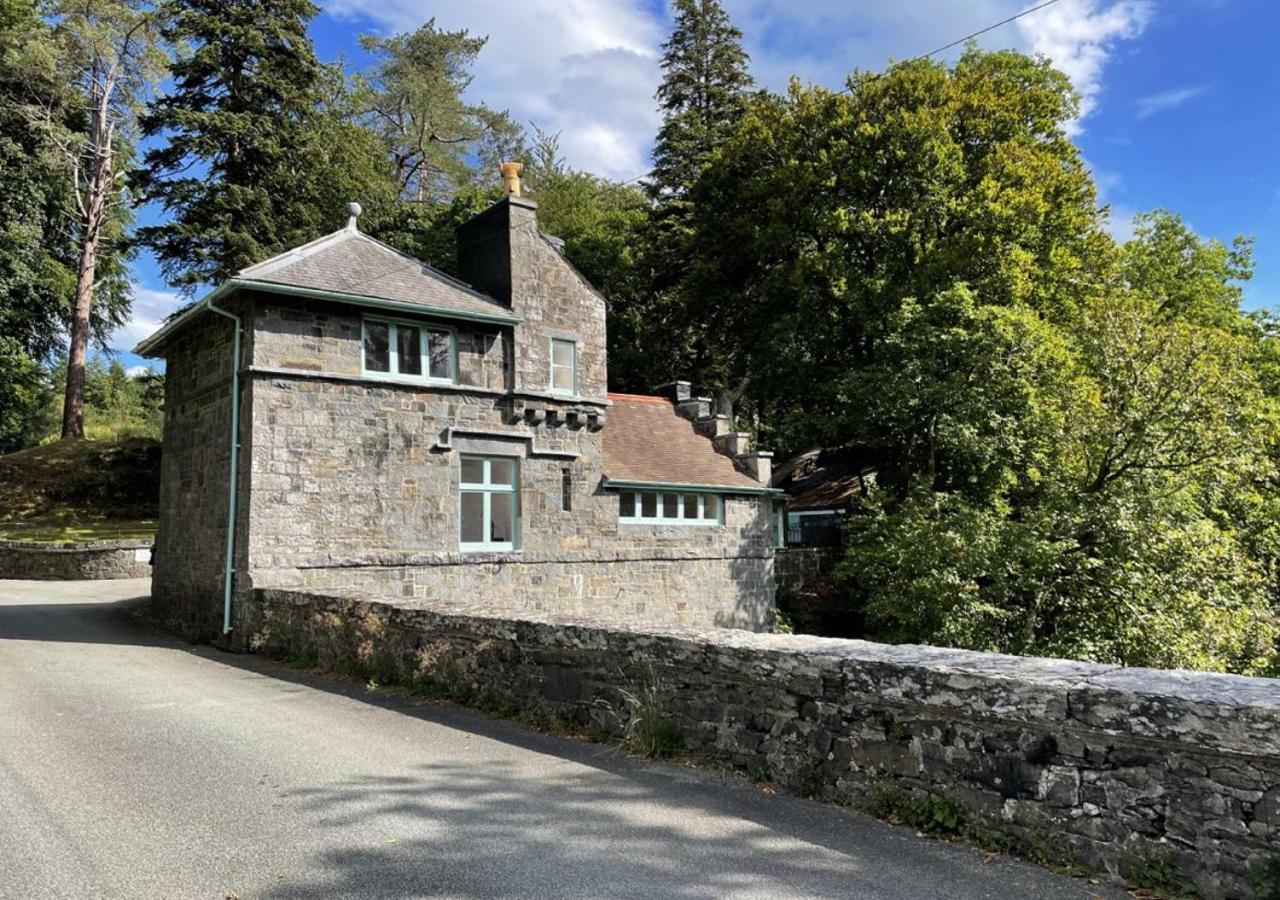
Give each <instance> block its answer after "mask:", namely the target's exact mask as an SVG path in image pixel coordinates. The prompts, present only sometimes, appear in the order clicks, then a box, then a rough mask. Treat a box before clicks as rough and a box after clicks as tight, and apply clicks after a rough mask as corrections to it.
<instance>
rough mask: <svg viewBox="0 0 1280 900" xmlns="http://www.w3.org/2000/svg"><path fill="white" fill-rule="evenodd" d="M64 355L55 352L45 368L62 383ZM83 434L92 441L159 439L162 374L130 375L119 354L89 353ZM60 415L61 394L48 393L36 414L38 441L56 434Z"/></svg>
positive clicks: (162, 393) (162, 391)
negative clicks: (52, 395)
mask: <svg viewBox="0 0 1280 900" xmlns="http://www.w3.org/2000/svg"><path fill="white" fill-rule="evenodd" d="M66 364H67V363H66V357H62V356H60V357H56V358H55V359H54V360H53V362H52V364H51V365H50V366H49V367H48V369H49V375H48V377H49V378H50V379H51V380H52V381H53V382H54V383H59V382H61V381H62V380H63V379H64V378H65V377H66V376H65V374H64V373H65V370H66ZM84 393H85V410H84V413H85V437H87V438H89V439H90V440H95V441H115V440H120V439H124V438H135V437H136V438H150V439H153V440H157V441H158V440H160V438H161V436H162V432H163V430H164V376H163V375H161V374H158V373H155V372H145V373H142V374H140V375H135V376H131V375H129V374H128V373H127V372H126V371H125V368H124V365H123V363H121V362H120V360H119V359H111V360H108V359H107V358H105V357H104V356H102V355H100V354H95V355H93V356H90V357H89V362H88V364H87V365H86V366H85V389H84ZM61 418H62V398H61V397H60V396H59V397H51V398H49V400H48V402H47V403H46V404H45V406H44V408H43V410H42V411H41V414H40V420H39V431H38V433H37V435H36V439H35V440H36V441H37V442H48V441H51V440H54V439H55V438H57V436H58V430H57V423H58V422H59V421H61Z"/></svg>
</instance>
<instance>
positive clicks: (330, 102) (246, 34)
mask: <svg viewBox="0 0 1280 900" xmlns="http://www.w3.org/2000/svg"><path fill="white" fill-rule="evenodd" d="M166 11H167V12H168V14H169V15H168V19H167V25H166V28H165V33H164V37H165V39H166V40H167V41H168V42H169V43H170V44H171V45H173V46H175V47H187V48H189V52H188V53H182V54H179V55H178V57H177V59H175V61H174V63H173V66H172V75H173V85H174V87H173V92H172V93H171V94H169V95H167V96H165V97H162V98H160V99H158V100H156V101H155V102H154V103H152V104H151V106H150V108H149V109H148V111H147V114H146V115H145V116H144V117H143V118H142V131H143V134H144V135H146V136H147V137H153V138H154V137H161V138H164V139H165V143H163V144H160V145H159V146H157V147H155V148H154V149H152V150H151V151H149V152H148V153H147V155H146V159H145V161H144V166H143V171H142V172H141V173H139V183H140V185H141V188H142V190H143V193H144V196H145V197H146V199H148V200H150V201H153V202H157V203H159V204H160V205H161V206H162V207H163V209H164V211H165V213H166V216H165V218H166V220H167V221H166V223H165V224H163V225H156V226H150V227H147V228H142V229H139V239H140V242H141V243H142V244H143V245H145V246H147V247H149V248H150V249H151V250H152V251H153V252H154V253H155V255H156V257H157V259H158V260H159V262H160V267H161V271H162V272H163V273H164V275H165V277H166V279H167V280H168V281H169V283H170V284H173V285H175V286H178V287H181V288H182V289H184V290H185V291H188V292H190V291H192V290H194V289H195V287H196V286H198V285H200V284H211V283H216V282H218V281H221V280H223V279H225V278H227V277H228V276H230V275H232V274H234V273H235V272H236V271H238V270H239V269H241V268H243V267H244V266H246V265H249V264H251V263H254V262H257V261H259V260H261V259H264V258H266V257H268V256H270V255H271V254H273V253H276V252H279V251H281V250H283V249H286V248H287V247H290V246H293V245H296V244H299V243H303V242H305V241H306V240H310V239H312V238H314V237H317V236H318V235H319V234H321V233H323V232H324V231H325V230H329V229H331V228H333V227H337V224H340V221H341V219H342V217H343V215H344V212H343V209H344V204H345V201H347V200H359V201H361V202H362V203H368V202H370V201H376V200H378V199H380V197H378V196H370V195H371V194H378V193H379V192H381V191H383V190H385V189H387V188H389V186H390V179H389V177H384V175H385V174H386V173H385V172H384V171H383V170H384V169H385V166H382V165H381V163H382V162H383V161H384V160H385V159H386V150H385V147H384V146H383V145H382V143H381V142H380V141H378V140H377V138H376V136H374V135H372V134H371V133H370V132H368V131H367V130H366V129H363V128H360V127H358V126H356V125H354V124H353V123H352V122H351V121H350V116H349V115H348V114H347V111H346V110H344V109H343V108H342V106H343V103H344V102H345V95H344V93H343V86H342V83H341V82H342V79H341V75H340V74H339V73H338V72H336V71H335V70H333V69H330V68H328V67H326V66H324V65H323V64H321V63H320V61H319V60H317V59H316V55H315V51H314V49H313V47H312V45H311V40H310V38H308V37H307V23H308V22H309V21H310V20H311V18H312V17H313V16H315V14H316V12H317V8H316V6H315V5H314V4H313V3H311V2H310V0H182V2H177V0H169V2H168V3H167V4H166ZM357 195H358V196H357Z"/></svg>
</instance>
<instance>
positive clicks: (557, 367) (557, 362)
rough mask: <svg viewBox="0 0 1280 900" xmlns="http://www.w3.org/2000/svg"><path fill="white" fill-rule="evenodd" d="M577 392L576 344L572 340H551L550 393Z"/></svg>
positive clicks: (570, 393)
mask: <svg viewBox="0 0 1280 900" xmlns="http://www.w3.org/2000/svg"><path fill="white" fill-rule="evenodd" d="M577 392H578V345H577V344H576V343H575V342H574V341H565V340H561V339H559V338H553V339H552V341H551V393H553V394H569V395H573V394H576V393H577Z"/></svg>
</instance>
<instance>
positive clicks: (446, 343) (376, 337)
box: [364, 319, 458, 384]
mask: <svg viewBox="0 0 1280 900" xmlns="http://www.w3.org/2000/svg"><path fill="white" fill-rule="evenodd" d="M457 348H458V341H457V335H456V334H455V332H454V331H453V329H452V328H445V327H444V326H441V325H419V324H414V323H412V322H392V321H388V320H385V319H365V320H364V371H365V372H369V373H374V374H385V375H397V376H400V377H402V378H413V379H422V380H425V381H435V382H443V383H450V384H452V383H453V382H455V381H457V375H458V363H457V356H458V353H457Z"/></svg>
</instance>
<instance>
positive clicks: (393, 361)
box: [360, 316, 458, 384]
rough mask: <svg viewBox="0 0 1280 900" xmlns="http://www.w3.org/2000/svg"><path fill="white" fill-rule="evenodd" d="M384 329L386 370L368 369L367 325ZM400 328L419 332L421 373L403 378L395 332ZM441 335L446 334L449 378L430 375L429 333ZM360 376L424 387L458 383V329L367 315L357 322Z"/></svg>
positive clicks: (398, 341)
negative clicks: (393, 380)
mask: <svg viewBox="0 0 1280 900" xmlns="http://www.w3.org/2000/svg"><path fill="white" fill-rule="evenodd" d="M370 323H375V324H378V325H385V326H387V355H388V371H386V372H382V371H379V370H378V369H370V368H369V364H368V363H369V361H368V358H367V357H366V355H365V344H366V342H367V340H368V336H369V331H368V328H369V324H370ZM401 326H405V327H408V328H416V329H418V359H419V360H420V361H421V369H422V373H421V374H419V375H412V374H409V375H405V374H401V372H400V340H399V334H398V330H399V328H400V327H401ZM432 331H435V332H443V333H445V334H448V335H449V375H448V377H440V376H438V375H432V374H431V357H430V355H429V348H430V346H431V339H430V337H429V334H428V333H429V332H432ZM360 373H361V374H362V375H367V376H369V377H373V378H392V379H395V380H397V381H409V382H414V383H419V384H420V383H426V384H457V383H458V330H457V329H456V328H454V327H452V326H451V325H436V324H434V323H426V322H411V321H408V320H406V319H384V318H382V317H380V316H366V317H365V318H363V319H362V320H361V323H360Z"/></svg>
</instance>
